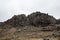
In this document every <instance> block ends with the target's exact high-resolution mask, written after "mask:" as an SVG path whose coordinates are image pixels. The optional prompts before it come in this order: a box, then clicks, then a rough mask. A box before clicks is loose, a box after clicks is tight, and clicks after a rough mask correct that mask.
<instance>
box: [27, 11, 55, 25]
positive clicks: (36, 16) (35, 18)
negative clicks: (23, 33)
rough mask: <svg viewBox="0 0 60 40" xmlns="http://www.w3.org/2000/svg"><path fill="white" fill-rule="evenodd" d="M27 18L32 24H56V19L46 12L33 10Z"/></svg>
mask: <svg viewBox="0 0 60 40" xmlns="http://www.w3.org/2000/svg"><path fill="white" fill-rule="evenodd" d="M28 19H29V20H27V21H28V22H29V23H30V24H31V25H35V26H40V25H41V26H47V25H49V24H55V23H56V19H55V18H54V17H53V16H50V15H48V14H45V13H41V12H33V13H32V14H30V15H28Z"/></svg>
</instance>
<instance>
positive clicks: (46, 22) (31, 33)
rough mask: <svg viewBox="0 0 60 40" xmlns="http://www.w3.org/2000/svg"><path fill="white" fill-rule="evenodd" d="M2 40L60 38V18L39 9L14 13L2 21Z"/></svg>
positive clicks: (0, 27)
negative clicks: (26, 12)
mask: <svg viewBox="0 0 60 40" xmlns="http://www.w3.org/2000/svg"><path fill="white" fill-rule="evenodd" d="M0 40H60V19H56V18H55V17H53V16H51V15H49V14H48V13H41V12H39V11H37V12H33V13H31V14H30V15H27V16H26V15H25V14H21V15H14V16H13V17H12V18H10V19H8V20H6V21H4V22H0Z"/></svg>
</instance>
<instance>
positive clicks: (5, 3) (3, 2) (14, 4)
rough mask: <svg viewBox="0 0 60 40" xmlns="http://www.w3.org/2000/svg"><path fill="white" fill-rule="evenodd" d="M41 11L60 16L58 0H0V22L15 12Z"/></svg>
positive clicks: (56, 16) (15, 13) (59, 0)
mask: <svg viewBox="0 0 60 40" xmlns="http://www.w3.org/2000/svg"><path fill="white" fill-rule="evenodd" d="M35 11H41V12H44V13H48V14H49V15H52V16H54V17H55V18H60V0H0V22H3V21H6V20H8V19H10V18H11V17H12V16H13V15H17V14H26V15H28V14H30V13H31V12H35Z"/></svg>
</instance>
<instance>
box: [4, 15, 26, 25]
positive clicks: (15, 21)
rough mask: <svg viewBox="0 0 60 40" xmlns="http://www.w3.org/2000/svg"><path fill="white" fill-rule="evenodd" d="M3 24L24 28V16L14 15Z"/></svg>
mask: <svg viewBox="0 0 60 40" xmlns="http://www.w3.org/2000/svg"><path fill="white" fill-rule="evenodd" d="M5 23H7V24H10V25H12V26H24V25H25V23H26V16H25V15H24V14H21V15H14V16H13V17H12V18H11V19H9V20H7V21H5Z"/></svg>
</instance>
